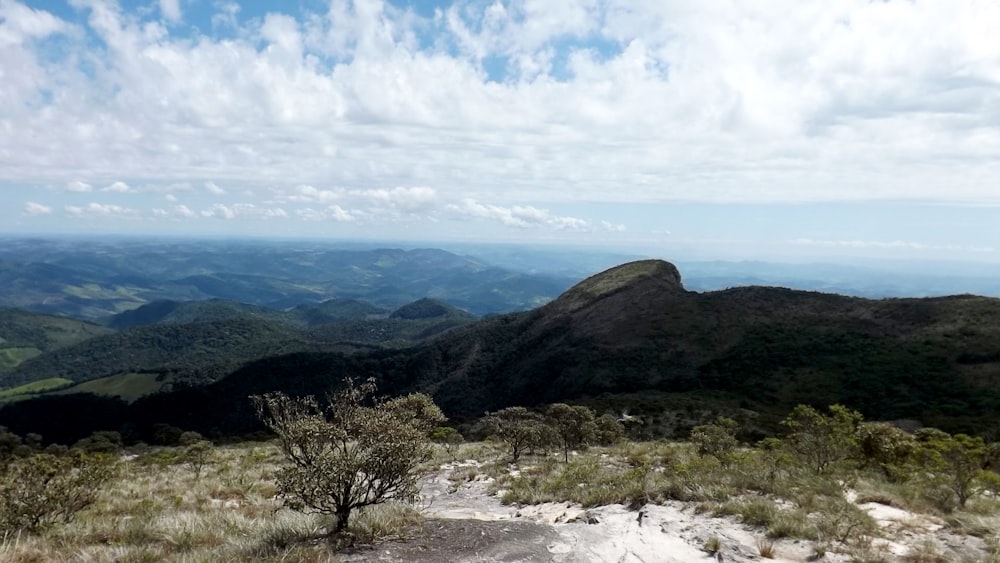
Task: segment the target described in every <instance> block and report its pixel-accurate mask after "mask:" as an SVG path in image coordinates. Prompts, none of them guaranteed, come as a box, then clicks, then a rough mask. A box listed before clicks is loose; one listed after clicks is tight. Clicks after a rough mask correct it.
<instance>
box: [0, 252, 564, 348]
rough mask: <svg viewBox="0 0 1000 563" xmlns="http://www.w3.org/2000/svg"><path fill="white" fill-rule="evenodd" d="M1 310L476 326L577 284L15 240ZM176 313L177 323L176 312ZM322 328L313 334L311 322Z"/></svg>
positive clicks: (386, 260)
mask: <svg viewBox="0 0 1000 563" xmlns="http://www.w3.org/2000/svg"><path fill="white" fill-rule="evenodd" d="M3 242H4V244H3V245H0V285H2V286H3V287H4V288H5V289H6V291H4V292H3V293H2V294H0V306H7V307H16V308H21V309H29V310H33V311H38V312H43V313H50V314H61V315H69V316H75V317H78V318H86V319H92V320H96V319H101V318H105V317H109V316H114V315H119V314H120V313H123V312H127V311H130V310H134V309H137V308H139V307H142V306H144V305H150V304H156V307H154V308H153V309H150V310H146V311H143V312H140V313H138V317H132V319H137V320H130V318H129V317H122V318H121V319H120V321H121V326H122V327H123V328H124V327H130V326H136V323H138V324H148V322H147V320H148V319H147V320H143V319H144V318H146V317H150V318H155V316H156V314H158V313H156V311H160V312H161V313H163V311H164V310H165V309H166V308H168V307H167V304H165V303H162V302H166V301H172V302H187V301H206V300H212V299H220V300H225V301H233V302H238V303H245V304H249V305H256V306H261V307H267V308H271V309H277V310H286V309H293V308H295V307H297V306H301V305H312V304H318V303H322V302H326V301H329V300H331V299H335V300H362V301H365V302H367V303H370V304H371V305H372V306H374V307H377V308H379V309H389V310H392V309H395V308H398V307H401V306H402V305H405V304H407V303H410V302H412V301H414V300H416V299H420V298H424V297H430V298H433V299H440V300H444V301H447V302H449V303H451V304H452V305H454V306H457V307H460V308H462V309H464V310H467V311H471V312H472V313H474V314H476V315H484V314H493V313H503V312H509V311H517V310H525V309H530V308H532V307H536V306H538V305H540V304H543V303H546V302H548V301H549V300H551V299H552V298H554V297H556V296H557V295H558V294H559V293H561V292H562V291H563V290H565V289H566V288H567V287H569V286H570V285H571V284H572V281H573V280H572V279H571V278H569V277H565V276H558V275H547V274H527V273H521V272H517V271H515V270H511V269H506V268H501V267H497V266H494V265H491V264H489V263H487V262H484V261H482V260H478V259H476V258H472V257H469V256H462V255H458V254H454V253H450V252H445V251H443V250H437V249H426V248H414V249H408V250H404V249H398V248H379V249H371V248H354V247H343V245H341V246H337V245H335V244H330V243H323V242H309V241H281V242H265V241H252V240H247V241H185V240H176V239H165V240H155V239H151V240H137V239H96V240H93V239H87V240H79V241H74V240H69V239H4V240H3ZM164 314H169V313H164ZM310 324H311V323H310Z"/></svg>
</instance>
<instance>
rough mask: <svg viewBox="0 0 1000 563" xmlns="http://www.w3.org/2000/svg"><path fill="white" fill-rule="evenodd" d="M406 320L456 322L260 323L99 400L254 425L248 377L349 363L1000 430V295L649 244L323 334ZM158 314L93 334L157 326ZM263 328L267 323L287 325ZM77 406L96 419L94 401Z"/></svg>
mask: <svg viewBox="0 0 1000 563" xmlns="http://www.w3.org/2000/svg"><path fill="white" fill-rule="evenodd" d="M405 309H406V308H404V309H403V310H405ZM410 309H413V310H414V311H415V314H414V315H413V316H417V317H420V316H421V313H422V312H426V313H430V312H433V311H442V310H443V311H445V312H446V313H447V312H449V311H450V309H449V308H448V307H446V306H444V305H443V304H439V303H434V302H420V301H418V302H417V303H415V304H413V305H412V306H411V307H410ZM407 316H410V313H407ZM390 317H391V315H390ZM242 322H244V323H245V324H244V325H241V326H246V327H252V326H256V325H254V324H253V323H250V322H248V321H242ZM403 322H407V323H409V322H426V323H436V324H433V325H428V326H430V327H431V328H433V327H434V326H437V327H442V326H443V327H446V328H444V329H442V330H441V331H439V332H437V333H433V332H431V333H429V334H425V335H424V336H432V337H431V338H430V339H429V340H426V341H424V342H422V343H420V342H418V343H416V344H413V342H415V340H411V341H410V344H409V345H406V347H400V348H385V347H380V348H379V349H372V350H370V351H357V350H356V351H355V352H354V353H350V354H348V353H343V352H342V351H316V350H315V349H311V350H310V349H305V350H294V351H292V353H288V354H280V353H274V352H273V351H272V350H273V348H268V347H267V346H258V347H256V348H254V347H252V346H250V342H249V341H251V340H253V341H259V342H267V341H268V340H267V338H270V337H267V338H264V337H261V336H260V335H259V334H257V333H252V332H249V328H248V333H247V335H250V334H253V336H242V337H240V339H238V340H239V341H238V342H237V343H236V344H231V346H235V348H234V350H242V349H241V348H240V346H241V345H242V344H241V342H245V343H246V345H247V348H246V353H247V354H249V355H250V356H248V358H249V357H251V356H253V357H257V358H259V359H256V360H253V361H250V362H248V363H245V364H243V365H242V366H240V367H237V368H235V371H232V372H231V373H229V374H228V375H224V376H223V377H219V378H217V379H216V380H215V381H214V382H213V383H210V384H207V385H200V386H194V387H184V388H176V389H175V390H174V391H173V392H171V393H160V394H154V395H150V396H148V397H144V398H141V399H139V400H137V401H135V402H134V403H132V405H130V406H118V407H113V405H111V404H108V403H100V404H101V405H104V406H102V407H100V408H102V409H105V410H107V409H112V410H114V409H118V410H114V412H117V413H118V414H116V415H114V416H115V417H117V418H114V420H117V421H118V423H120V424H128V425H130V426H129V427H130V428H135V429H138V430H136V431H137V432H139V433H140V434H141V432H142V429H143V428H149V427H150V425H152V424H153V423H157V422H164V423H170V424H174V425H176V426H180V427H182V428H191V429H196V430H199V431H202V432H206V433H214V434H216V435H229V434H239V433H245V432H249V431H253V430H256V429H259V425H258V423H257V422H256V419H255V417H254V416H253V413H252V411H251V409H250V405H249V402H248V401H247V399H246V397H247V395H250V394H253V393H261V392H265V391H269V390H274V389H281V390H285V391H287V392H290V393H297V394H317V395H323V394H325V393H327V392H328V391H329V390H330V389H332V388H334V387H336V386H337V385H338V384H339V383H340V382H341V381H342V380H343V379H344V378H345V377H357V378H367V377H375V378H377V379H378V380H379V384H380V388H381V390H382V391H383V392H385V393H398V392H406V391H411V390H424V391H427V392H429V393H431V394H433V396H434V397H435V400H436V401H437V402H438V403H439V404H440V405H441V406H442V407H443V408H444V409H445V411H446V412H447V413H448V414H449V416H452V417H454V418H457V419H463V418H472V417H476V416H480V415H482V413H483V412H485V411H487V410H491V409H496V408H500V407H504V406H507V405H513V404H521V405H533V404H542V403H548V402H553V401H565V400H571V401H573V400H575V401H582V402H585V403H588V404H592V405H595V406H597V407H598V408H602V409H612V410H616V411H619V412H620V411H623V410H628V411H629V412H630V413H632V414H637V415H639V416H641V417H642V418H643V420H644V425H645V426H644V427H643V428H642V429H640V430H641V431H642V432H646V433H648V434H649V435H655V434H656V433H657V432H669V431H677V430H678V429H679V427H678V426H677V424H676V421H677V420H679V419H681V418H683V419H684V420H692V419H695V420H696V419H698V418H699V417H702V418H704V417H710V416H712V415H713V413H716V412H725V413H727V414H731V415H733V416H737V417H739V418H741V420H743V421H744V423H745V424H746V425H747V426H746V427H747V428H757V429H759V430H760V431H762V432H766V431H773V430H774V429H775V428H776V426H775V425H776V422H777V420H778V419H779V417H780V416H781V415H783V414H784V413H786V412H787V411H788V410H789V409H790V408H791V407H793V406H794V405H795V404H798V403H809V404H814V405H827V404H831V403H835V402H841V403H844V404H847V405H849V406H852V407H854V408H857V409H859V410H861V411H862V412H863V413H864V414H865V416H866V417H867V418H870V419H900V418H908V419H917V420H919V421H921V422H923V423H925V424H931V425H935V426H939V427H942V428H944V429H946V430H950V431H959V430H961V431H966V432H975V433H978V434H986V435H988V436H992V437H994V438H996V437H998V436H1000V385H998V383H1000V299H994V298H985V297H975V296H955V297H942V298H925V299H888V300H869V299H864V298H855V297H844V296H839V295H834V294H824V293H815V292H806V291H795V290H789V289H781V288H771V287H745V288H735V289H729V290H724V291H715V292H706V293H697V292H692V291H688V290H687V289H685V287H684V285H683V284H682V283H681V278H680V273H679V272H678V270H677V269H676V268H675V267H674V266H673V265H671V264H669V263H666V262H662V261H657V260H647V261H639V262H632V263H628V264H624V265H622V266H619V267H616V268H612V269H610V270H608V271H606V272H603V273H601V274H598V275H596V276H592V277H590V278H588V279H586V280H584V281H582V282H580V283H578V284H577V285H575V286H573V287H572V288H571V289H569V290H568V291H566V292H564V293H563V294H562V295H561V296H560V297H559V298H558V299H556V300H554V301H552V302H550V303H548V304H546V305H544V306H542V307H539V308H537V309H534V310H531V311H527V312H523V313H512V314H506V315H498V316H493V317H489V318H485V319H481V320H478V321H474V322H470V321H469V319H463V318H462V316H461V315H460V314H457V315H456V314H451V315H449V314H445V315H444V316H441V317H430V318H416V319H393V318H384V319H373V320H368V321H360V320H357V321H345V322H342V323H333V324H329V325H325V326H324V327H320V328H317V329H314V330H325V331H330V332H328V333H327V337H328V338H326V340H325V341H326V342H332V341H334V340H336V339H339V338H341V337H344V336H345V335H346V334H348V333H350V332H351V331H360V332H362V333H368V334H371V333H372V332H373V331H374V332H378V331H380V330H385V331H388V328H387V326H388V325H378V324H364V323H403ZM462 323H465V324H464V326H460V325H461V324H462ZM154 326H159V327H169V326H172V325H169V324H166V325H154ZM197 326H198V325H180V326H176V330H178V331H183V330H184V329H185V328H186V329H192V328H195V327H197ZM284 326H290V325H284ZM398 326H403V325H398ZM411 326H412V325H411ZM147 328H149V327H139V328H136V329H130V330H129V331H125V332H123V333H119V334H116V335H111V336H110V337H107V336H103V337H98V338H95V339H94V340H92V341H91V342H96V341H100V340H101V339H106V338H123V337H124V336H123V335H128V334H136V335H144V334H147V333H144V332H142V331H143V330H144V329H147ZM260 330H261V333H260V334H265V335H267V334H270V333H268V332H267V331H274V330H275V329H274V328H273V327H270V328H266V329H265V328H261V329H260ZM210 332H211V333H213V334H216V335H218V334H220V333H219V331H218V330H215V329H213V330H212V331H210ZM390 332H391V331H390ZM434 334H436V336H434ZM237 336H239V334H237ZM314 336H315V335H314ZM132 337H133V336H129V338H132ZM176 338H177V339H178V340H179V341H181V340H183V339H184V338H189V337H188V336H182V335H180V334H179V333H178V335H177V336H176ZM195 340H196V339H193V340H188V341H185V344H184V345H183V346H182V349H180V350H178V351H177V352H178V354H179V355H181V356H183V355H184V354H188V352H189V350H192V349H193V350H195V351H197V350H198V346H205V344H203V343H202V344H197V345H196V344H195ZM319 340H323V339H319ZM272 341H273V342H287V341H282V340H281V339H280V338H276V339H273V340H272ZM85 344H86V342H85V343H82V344H79V345H76V346H83V345H85ZM220 345H222V344H220ZM72 349H73V347H72V346H71V347H69V348H63V349H61V350H58V351H56V352H53V353H50V354H46V355H44V356H40V357H38V358H35V359H34V360H31V361H30V362H25V364H24V365H23V366H22V368H23V367H25V366H29V364H30V363H31V362H40V361H42V360H43V358H46V357H48V358H55V357H57V356H56V354H66V353H68V352H67V351H69V350H72ZM261 350H266V351H267V354H266V356H264V355H260V353H261ZM239 353H243V352H239ZM176 357H177V356H171V358H174V359H172V360H171V361H176ZM67 361H69V360H68V359H65V361H64V359H60V361H58V362H56V364H58V365H64V364H65V363H66V362H67ZM108 361H110V360H108ZM15 373H16V372H15ZM72 401H77V402H76V403H74V402H72ZM94 401H97V402H100V401H104V400H103V399H96V398H87V397H86V396H83V395H80V396H78V398H77V399H72V400H71V399H70V397H61V398H58V399H57V398H52V399H39V400H33V401H23V402H20V403H17V404H15V405H11V406H8V407H5V408H4V409H2V410H0V424H7V425H17V424H22V425H30V424H47V423H44V422H42V421H43V420H47V419H46V418H45V416H46V415H45V413H46V412H49V411H48V409H51V408H55V407H54V406H53V405H58V408H59V409H60V412H62V413H65V416H67V417H70V416H71V413H74V412H77V410H79V412H81V413H82V412H88V411H92V410H93V409H94V408H97V407H96V406H95V404H96V403H94ZM109 405H111V406H109ZM112 410H107V412H112ZM678 413H683V417H681V416H679V414H678ZM109 416H110V415H109ZM80 420H81V422H80V424H84V423H85V421H86V420H87V419H86V417H85V416H83V415H82V414H81V415H80ZM108 420H110V419H108ZM671 421H674V422H671ZM102 424H112V422H107V420H106V421H105V422H102ZM47 428H48V431H49V432H57V431H60V430H59V429H58V428H53V427H47ZM680 430H683V428H680Z"/></svg>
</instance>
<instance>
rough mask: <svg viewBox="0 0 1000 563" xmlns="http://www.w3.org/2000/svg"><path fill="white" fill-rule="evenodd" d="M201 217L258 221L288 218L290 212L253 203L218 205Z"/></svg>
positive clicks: (205, 210) (203, 213)
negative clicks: (252, 219)
mask: <svg viewBox="0 0 1000 563" xmlns="http://www.w3.org/2000/svg"><path fill="white" fill-rule="evenodd" d="M200 215H201V216H202V217H209V218H215V219H227V220H232V219H236V218H238V217H250V218H258V219H285V218H288V212H287V211H285V210H284V209H282V208H280V207H260V206H257V205H254V204H252V203H236V204H233V205H225V204H222V203H216V204H213V205H212V206H211V207H209V208H207V209H204V210H202V211H201V213H200Z"/></svg>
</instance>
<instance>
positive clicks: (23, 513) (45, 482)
mask: <svg viewBox="0 0 1000 563" xmlns="http://www.w3.org/2000/svg"><path fill="white" fill-rule="evenodd" d="M116 469H117V464H116V462H115V461H114V460H113V459H112V458H111V457H109V456H105V455H91V454H84V453H82V452H77V453H71V454H67V455H64V456H54V455H50V454H35V455H32V456H29V457H25V458H21V459H16V460H12V461H10V462H9V463H7V464H6V465H5V466H4V467H3V469H2V472H0V532H17V531H24V532H29V533H30V532H36V531H38V530H40V529H42V528H45V527H47V526H49V525H52V524H58V523H67V522H69V521H71V520H72V519H73V518H74V517H75V516H76V514H77V513H78V512H80V511H81V510H83V509H84V508H86V507H88V506H90V505H91V504H93V502H94V501H95V500H96V499H97V495H98V494H99V493H100V489H101V486H102V485H103V484H104V483H106V482H107V481H108V480H110V479H111V478H113V477H114V475H115V474H116Z"/></svg>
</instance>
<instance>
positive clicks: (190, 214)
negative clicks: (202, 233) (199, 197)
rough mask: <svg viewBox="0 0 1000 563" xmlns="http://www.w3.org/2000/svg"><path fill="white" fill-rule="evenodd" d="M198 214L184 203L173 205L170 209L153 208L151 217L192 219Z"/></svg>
mask: <svg viewBox="0 0 1000 563" xmlns="http://www.w3.org/2000/svg"><path fill="white" fill-rule="evenodd" d="M197 216H198V214H197V213H195V212H194V211H192V210H191V208H189V207H188V206H186V205H175V206H174V207H173V208H171V209H162V208H156V209H153V217H159V218H172V219H193V218H195V217H197Z"/></svg>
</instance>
